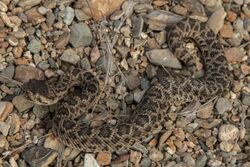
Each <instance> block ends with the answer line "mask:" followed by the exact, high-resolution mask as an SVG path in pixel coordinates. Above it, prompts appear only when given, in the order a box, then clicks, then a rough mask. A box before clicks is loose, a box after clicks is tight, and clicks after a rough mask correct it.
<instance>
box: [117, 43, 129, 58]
mask: <svg viewBox="0 0 250 167" xmlns="http://www.w3.org/2000/svg"><path fill="white" fill-rule="evenodd" d="M115 49H116V51H117V52H118V53H119V54H120V55H121V56H123V57H126V56H127V55H128V53H129V51H130V48H129V47H126V46H118V45H115Z"/></svg>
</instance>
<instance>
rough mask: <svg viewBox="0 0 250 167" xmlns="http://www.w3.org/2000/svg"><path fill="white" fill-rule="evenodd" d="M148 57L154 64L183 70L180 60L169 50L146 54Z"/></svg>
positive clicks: (158, 50)
mask: <svg viewBox="0 0 250 167" xmlns="http://www.w3.org/2000/svg"><path fill="white" fill-rule="evenodd" d="M146 56H147V57H148V59H149V61H150V62H151V63H153V64H156V65H163V66H165V67H169V68H176V69H181V68H182V66H181V64H180V62H179V61H178V59H177V58H176V57H175V56H174V55H173V54H172V53H171V51H170V50H169V49H153V50H150V51H148V52H146Z"/></svg>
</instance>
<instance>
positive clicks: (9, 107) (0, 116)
mask: <svg viewBox="0 0 250 167" xmlns="http://www.w3.org/2000/svg"><path fill="white" fill-rule="evenodd" d="M12 111H13V104H12V103H10V102H0V121H5V120H6V118H7V117H8V116H9V114H10V113H11V112H12Z"/></svg>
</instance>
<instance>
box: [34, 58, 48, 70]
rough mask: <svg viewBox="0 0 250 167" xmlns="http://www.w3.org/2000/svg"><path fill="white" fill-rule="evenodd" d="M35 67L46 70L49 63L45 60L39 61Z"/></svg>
mask: <svg viewBox="0 0 250 167" xmlns="http://www.w3.org/2000/svg"><path fill="white" fill-rule="evenodd" d="M37 67H38V68H40V69H42V70H46V69H48V68H49V67H50V65H49V63H48V62H47V61H46V60H45V61H41V62H40V63H38V64H37Z"/></svg>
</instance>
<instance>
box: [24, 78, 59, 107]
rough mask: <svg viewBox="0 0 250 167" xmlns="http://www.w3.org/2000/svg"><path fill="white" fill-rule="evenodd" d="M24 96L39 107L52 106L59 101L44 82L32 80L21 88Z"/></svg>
mask: <svg viewBox="0 0 250 167" xmlns="http://www.w3.org/2000/svg"><path fill="white" fill-rule="evenodd" d="M21 89H22V94H23V95H24V96H25V97H26V98H27V99H29V100H31V101H33V102H34V103H36V104H38V105H46V106H48V105H52V104H55V103H56V102H57V101H58V100H59V99H58V98H57V96H56V93H55V92H53V90H52V89H50V88H49V85H48V84H47V82H46V81H44V80H35V79H31V80H29V81H28V82H26V83H24V84H23V86H22V87H21Z"/></svg>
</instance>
